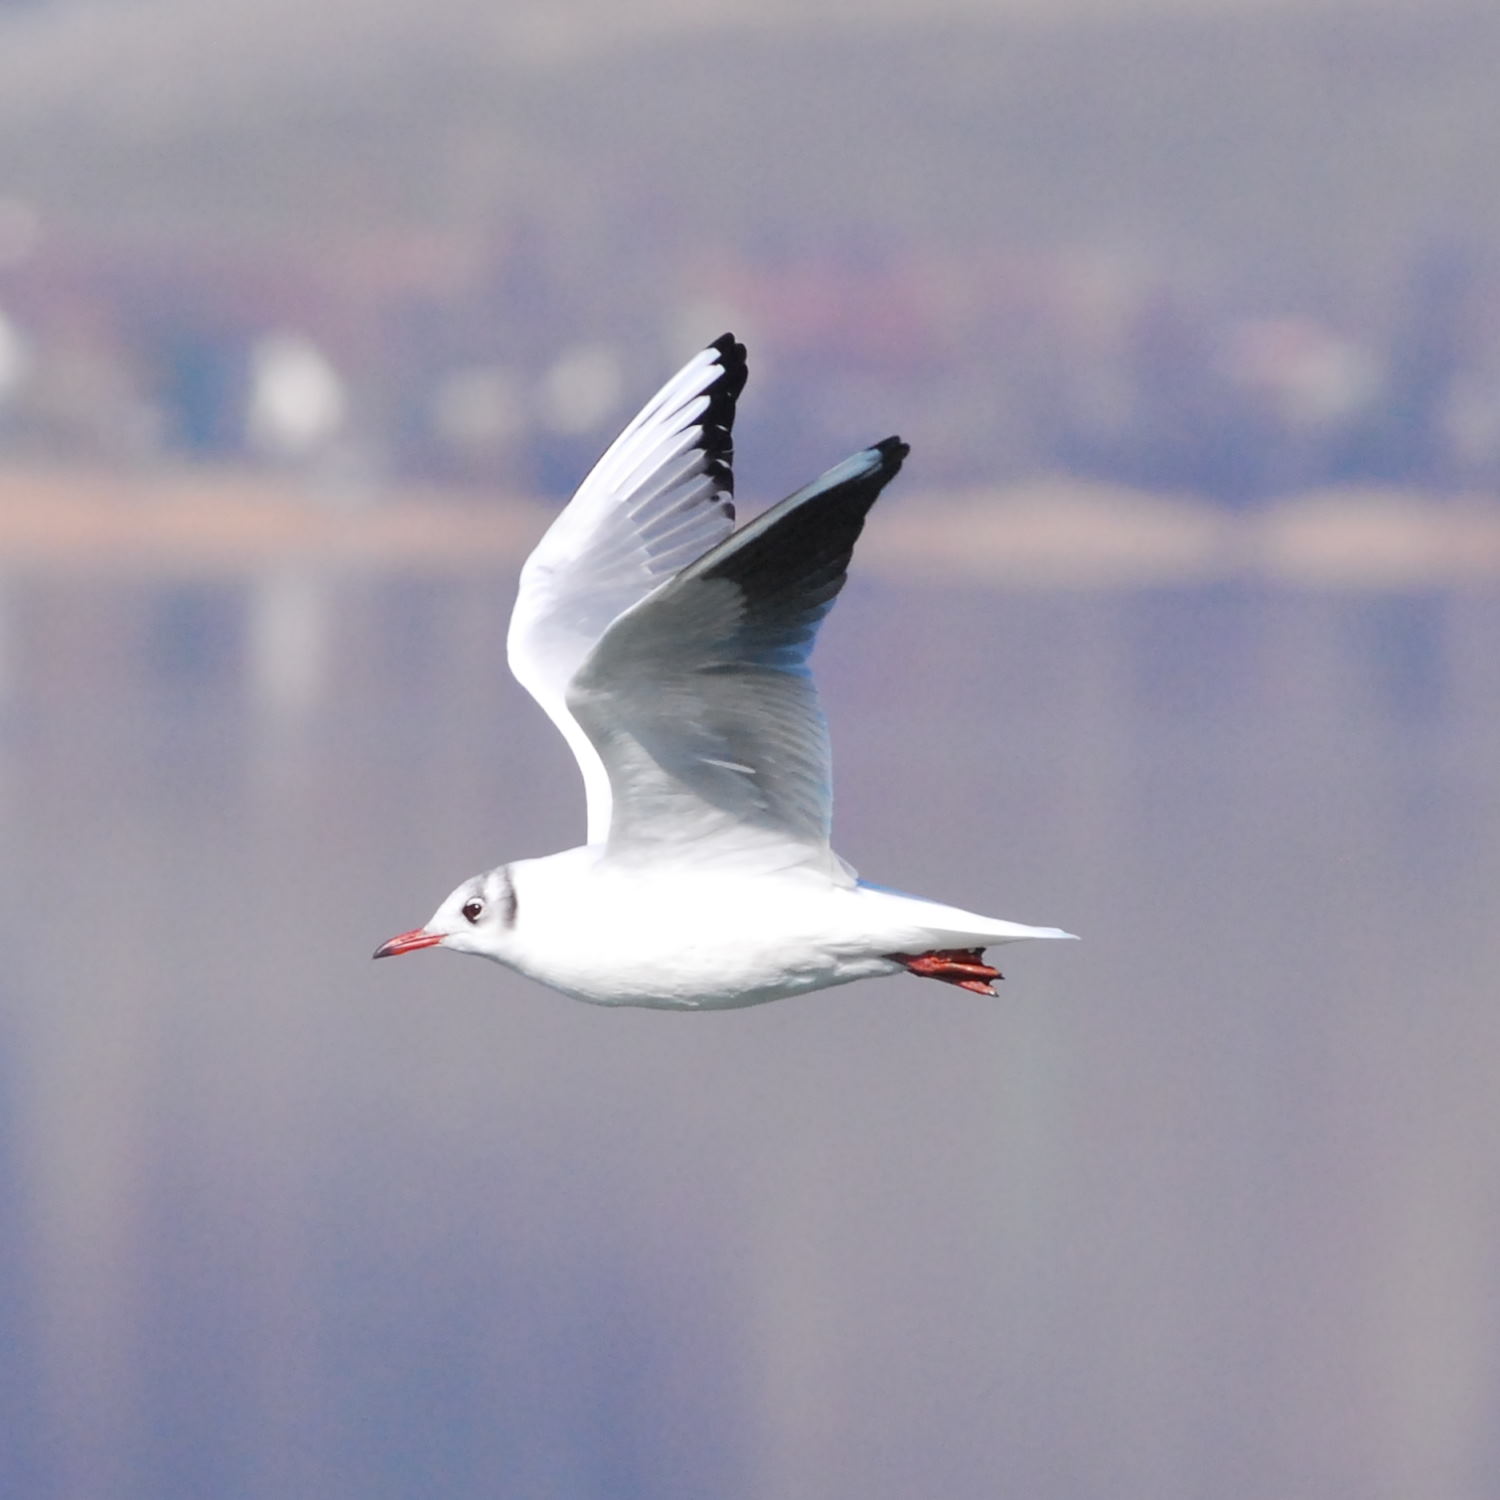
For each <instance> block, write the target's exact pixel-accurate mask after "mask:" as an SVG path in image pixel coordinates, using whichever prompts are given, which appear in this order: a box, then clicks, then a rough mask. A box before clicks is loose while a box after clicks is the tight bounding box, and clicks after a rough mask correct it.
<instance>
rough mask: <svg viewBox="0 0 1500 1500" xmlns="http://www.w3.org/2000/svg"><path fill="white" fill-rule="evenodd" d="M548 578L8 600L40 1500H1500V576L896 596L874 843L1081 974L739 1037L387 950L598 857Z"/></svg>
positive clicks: (868, 661) (14, 1446) (1010, 967)
mask: <svg viewBox="0 0 1500 1500" xmlns="http://www.w3.org/2000/svg"><path fill="white" fill-rule="evenodd" d="M509 603H510V583H509V580H508V578H507V579H498V578H497V579H483V578H476V577H473V576H469V577H466V578H462V579H458V578H444V577H442V576H439V575H437V574H433V575H432V576H429V577H418V578H413V577H400V578H398V577H382V576H379V575H369V574H364V573H359V574H340V573H334V572H311V571H298V570H296V569H293V568H288V569H287V570H285V571H282V572H276V571H269V572H265V573H261V574H257V575H254V576H252V577H248V578H245V579H242V580H221V581H216V582H193V581H175V582H165V581H152V580H149V579H144V578H139V579H134V580H130V581H122V580H112V579H108V578H103V577H97V576H96V577H91V578H71V577H67V576H61V575H60V576H55V577H52V578H50V579H43V578H30V579H12V580H10V581H8V582H6V583H5V584H4V586H3V589H0V726H3V738H0V840H3V847H4V850H5V859H4V861H3V865H0V882H3V885H0V903H3V904H0V912H3V923H0V927H3V931H4V933H5V935H6V941H5V955H4V979H3V995H4V1000H3V1011H0V1037H3V1047H0V1126H3V1128H0V1250H3V1258H0V1402H3V1404H4V1407H5V1409H6V1411H7V1413H8V1415H7V1418H6V1422H5V1427H6V1432H7V1437H6V1440H5V1442H4V1443H3V1444H0V1492H3V1493H5V1494H7V1495H15V1496H26V1497H32V1500H50V1497H59V1500H61V1497H85V1496H109V1497H114V1500H133V1497H140V1500H147V1497H150V1500H178V1497H183V1500H186V1497H201V1496H205V1495H213V1496H215V1497H219V1500H230V1497H252V1496H253V1497H257V1500H259V1497H286V1496H299V1497H300V1496H318V1497H325V1500H328V1497H349V1500H356V1497H357V1500H384V1497H391V1500H394V1497H409V1496H417V1495H422V1496H427V1495H442V1496H445V1497H470V1496H472V1497H493V1496H505V1497H510V1496H567V1497H570V1500H590V1497H599V1500H605V1497H608V1500H632V1497H642V1500H645V1497H651V1500H675V1497H682V1500H688V1497H695V1500H697V1497H705V1496H713V1497H717V1500H740V1497H743V1500H751V1497H777V1500H783V1497H802V1496H807V1497H812V1496H817V1497H820V1500H909V1497H911V1496H917V1495H942V1496H944V1497H947V1500H987V1497H992V1496H995V1495H1000V1494H1006V1495H1016V1496H1026V1497H1028V1500H1065V1497H1066V1500H1076V1497H1080V1496H1106V1495H1107V1496H1109V1497H1111V1500H1135V1497H1139V1500H1164V1497H1184V1500H1186V1497H1190V1496H1192V1497H1196V1496H1203V1495H1209V1494H1211V1495H1214V1496H1218V1497H1247V1500H1248V1497H1257V1500H1261V1497H1263V1500H1273V1497H1274V1500H1327V1497H1330V1496H1356V1495H1357V1496H1359V1497H1361V1500H1375V1497H1387V1496H1388V1497H1391V1500H1397V1497H1401V1500H1410V1497H1412V1496H1415V1495H1421V1496H1423V1497H1425V1500H1473V1497H1478V1496H1481V1495H1484V1494H1493V1493H1494V1485H1495V1483H1496V1476H1497V1474H1500V1426H1497V1424H1496V1423H1495V1421H1494V1412H1495V1410H1496V1409H1497V1398H1500V1251H1497V1248H1496V1247H1497V1246H1500V1170H1497V1160H1500V1111H1497V1105H1496V1095H1497V1090H1496V1084H1497V1072H1500V1061H1497V1059H1500V1006H1497V1004H1496V993H1495V989H1496V987H1495V981H1494V973H1495V971H1496V967H1497V959H1500V951H1497V949H1500V941H1497V935H1496V934H1497V925H1496V923H1495V922H1494V920H1493V915H1492V910H1491V908H1492V906H1493V896H1494V892H1495V891H1496V890H1497V889H1500V754H1497V751H1500V711H1497V704H1500V696H1497V688H1500V655H1497V652H1496V650H1495V645H1494V643H1495V641H1496V639H1497V633H1500V601H1497V599H1496V598H1495V596H1494V594H1493V593H1492V592H1489V591H1486V592H1479V591H1475V592H1471V593H1466V592H1463V591H1460V590H1452V591H1433V592H1426V593H1420V594H1396V593H1377V592H1358V591H1350V592H1347V593H1337V594H1333V593H1329V594H1322V593H1304V592H1296V591H1292V590H1270V589H1260V588H1249V587H1247V588H1244V589H1235V588H1224V587H1218V588H1214V589H1193V588H1182V589H1171V590H1158V591H1150V592H1097V591H1093V592H1091V591H1085V590H1077V591H1073V590H1058V591H1045V590H1037V591H1022V592H1016V591H1001V590H984V589H979V588H972V587H968V588H963V589H951V590H948V589H940V588H937V587H932V586H925V587H907V586H902V585H900V584H897V583H894V582H891V581H888V580H881V579H875V580H873V581H872V580H870V579H868V578H862V577H858V576H857V577H856V579H855V581H854V582H853V583H852V584H851V587H850V589H849V591H848V593H847V594H846V597H845V600H844V602H843V603H842V605H841V607H840V609H839V611H838V613H837V614H836V615H835V617H834V619H833V621H832V623H831V626H830V628H829V630H828V631H827V633H826V639H825V643H824V645H823V647H822V648H821V650H820V654H819V669H820V674H821V680H822V682H823V685H824V691H825V697H826V700H827V703H828V706H829V709H830V714H831V717H832V720H833V726H834V738H835V747H836V752H837V756H838V766H839V791H840V797H839V808H838V828H839V831H840V838H839V845H840V848H841V849H842V850H843V852H844V853H846V854H847V855H848V856H849V857H850V858H851V859H852V860H853V861H854V862H855V863H856V864H857V865H858V866H859V867H860V868H861V869H862V870H863V871H864V872H865V873H867V874H868V875H870V876H871V877H872V878H878V879H880V880H882V881H885V882H889V883H892V884H896V885H900V886H904V887H907V888H909V889H913V890H918V891H923V892H926V893H928V894H931V895H933V896H936V897H944V898H948V899H953V900H957V901H960V902H962V903H963V904H965V905H969V906H973V907H976V908H978V909H980V910H989V911H994V912H996V913H999V914H1003V915H1006V916H1010V917H1015V918H1017V919H1020V920H1026V921H1035V922H1047V923H1052V922H1056V923H1059V924H1061V925H1063V926H1066V927H1068V928H1070V929H1072V930H1074V931H1077V932H1079V933H1081V934H1082V935H1083V936H1084V938H1085V941H1084V942H1083V943H1081V944H1078V945H1076V946H1072V945H1070V946H1067V947H1062V946H1058V947H1042V946H1040V945H1038V946H1034V947H1021V948H1016V949H1010V950H1007V951H1006V953H1005V955H1004V958H1005V960H1006V961H1005V963H1004V967H1005V969H1006V972H1007V974H1008V976H1009V979H1008V982H1007V984H1006V986H1005V987H1004V988H1005V993H1004V995H1003V998H1001V999H1000V1000H998V1001H989V1000H983V999H979V998H977V997H974V996H971V995H966V994H962V993H960V992H958V991H955V990H952V989H950V988H947V987H945V986H940V985H936V984H922V983H918V982H916V981H914V980H909V979H905V978H902V979H899V980H890V981H885V982H881V983H877V984H866V985H860V986H854V987H850V988H847V989H843V990H838V991H833V992H830V993H827V994H823V995H818V996H815V997H812V998H810V999H807V1000H803V1001H800V1002H787V1003H784V1004H780V1005H775V1006H770V1007H766V1008H763V1009H757V1010H752V1011H746V1012H736V1013H729V1014H723V1015H708V1016H675V1015H662V1014H656V1013H646V1012H628V1011H627V1012H621V1013H612V1012H608V1011H603V1010H596V1009H592V1008H588V1007H584V1006H580V1005H577V1004H574V1003H572V1002H569V1001H566V1000H564V999H562V998H561V997H558V996H555V995H552V994H550V993H548V992H546V991H543V990H541V989H538V988H535V987H533V986H530V985H529V984H527V983H526V982H524V981H521V980H519V979H516V978H513V977H512V976H510V975H509V974H507V973H505V972H504V971H502V970H500V969H498V968H496V967H493V966H491V965H484V964H479V963H476V962H472V961H459V960H456V959H453V958H451V957H449V956H447V955H431V954H429V955H422V956H419V957H413V958H410V959H407V960H404V961H402V962H401V963H387V964H380V965H378V966H373V967H372V966H371V964H370V963H369V959H368V955H369V953H370V951H371V949H372V948H373V947H374V945H375V944H376V943H377V942H378V941H380V940H382V939H383V938H385V937H387V936H389V935H390V934H391V933H393V932H395V931H398V930H400V929H402V928H405V927H409V926H412V925H414V924H416V923H418V922H421V921H422V920H424V919H425V918H426V917H427V916H428V914H429V913H430V911H431V910H432V908H433V907H435V906H436V904H437V902H438V900H439V899H440V898H441V897H442V896H443V895H444V894H445V893H446V892H447V891H448V890H449V888H450V887H451V886H452V885H453V884H455V883H456V882H457V881H458V880H459V879H460V878H462V877H463V876H465V875H467V874H470V873H473V872H475V871H477V870H480V869H483V868H486V867H488V866H489V865H491V864H493V863H496V862H497V861H499V860H501V859H503V858H506V857H513V856H518V855H524V854H531V853H536V852H543V851H545V850H548V849H551V848H557V847H562V846H563V845H565V844H567V843H569V842H573V841H575V840H576V838H577V837H578V836H579V834H580V832H581V821H582V820H581V799H580V797H579V794H578V789H577V787H576V786H575V775H574V771H573V767H572V764H571V762H570V761H569V759H568V758H567V756H566V755H565V753H564V752H563V749H562V746H561V742H560V741H559V740H557V738H556V737H555V735H554V732H553V731H552V729H551V728H550V726H549V725H548V724H547V723H546V722H545V720H544V719H543V718H542V716H541V715H540V713H539V712H538V711H536V710H535V709H534V708H533V707H532V706H531V704H530V702H529V700H527V699H526V698H525V697H524V695H523V694H522V693H521V691H520V690H519V689H518V688H517V687H516V686H515V685H514V683H513V682H512V681H511V680H510V679H509V677H508V676H507V674H506V673H505V671H504V668H503V665H502V643H503V637H504V627H505V620H506V616H507V612H508V608H509ZM579 940H580V941H581V942H584V941H587V940H588V938H587V934H580V939H579Z"/></svg>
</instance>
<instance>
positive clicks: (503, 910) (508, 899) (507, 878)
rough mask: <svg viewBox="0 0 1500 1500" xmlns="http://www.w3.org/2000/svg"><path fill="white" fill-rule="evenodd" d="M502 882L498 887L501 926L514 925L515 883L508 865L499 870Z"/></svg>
mask: <svg viewBox="0 0 1500 1500" xmlns="http://www.w3.org/2000/svg"><path fill="white" fill-rule="evenodd" d="M501 877H502V879H503V880H504V882H505V883H504V884H503V885H502V886H501V888H500V921H501V924H502V925H503V926H506V927H514V926H515V925H516V883H515V881H514V880H512V879H511V875H510V866H509V865H507V866H506V867H505V869H504V870H502V871H501Z"/></svg>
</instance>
